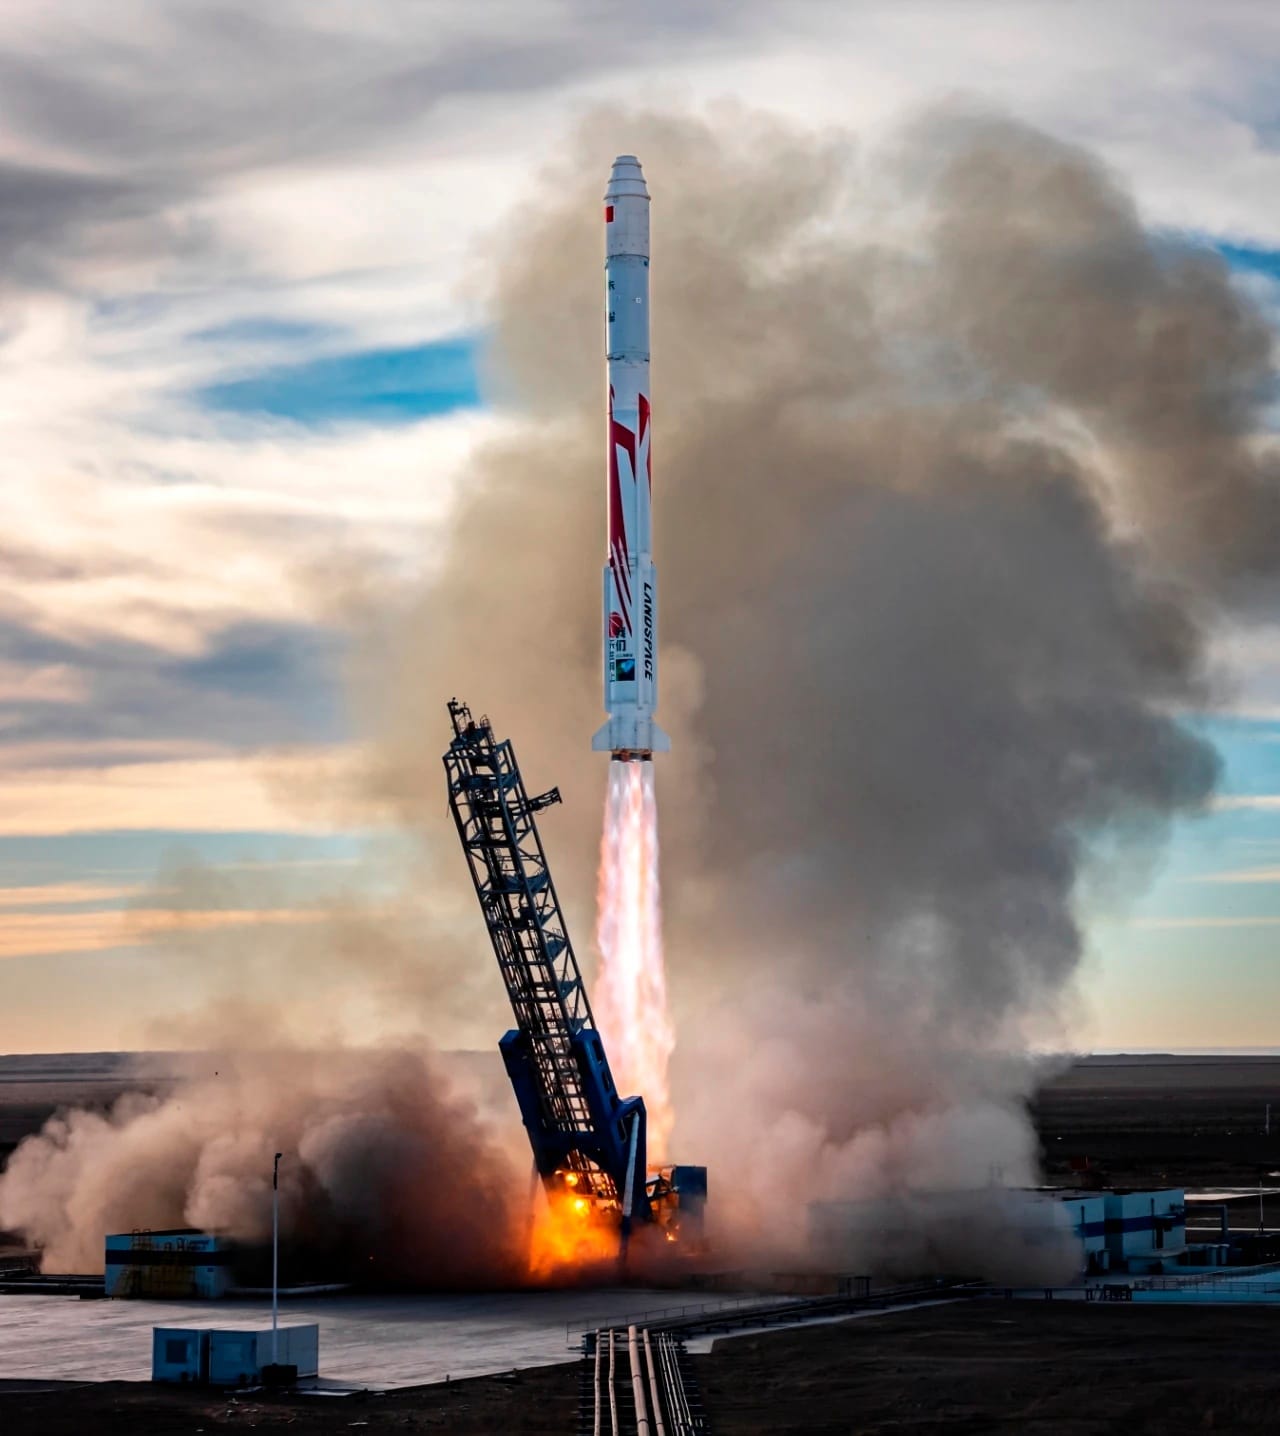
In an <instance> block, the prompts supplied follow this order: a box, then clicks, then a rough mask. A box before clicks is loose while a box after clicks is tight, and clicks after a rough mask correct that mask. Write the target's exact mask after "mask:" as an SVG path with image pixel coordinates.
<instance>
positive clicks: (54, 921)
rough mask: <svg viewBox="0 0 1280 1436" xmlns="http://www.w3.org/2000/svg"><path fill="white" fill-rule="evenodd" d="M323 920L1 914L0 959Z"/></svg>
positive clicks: (138, 911) (251, 914)
mask: <svg viewBox="0 0 1280 1436" xmlns="http://www.w3.org/2000/svg"><path fill="white" fill-rule="evenodd" d="M321 921H324V916H323V914H321V913H317V912H314V911H308V910H306V909H302V910H298V911H288V910H283V909H267V910H256V909H250V910H247V911H243V912H236V911H232V910H228V909H217V910H212V911H208V912H189V911H188V912H181V913H174V912H169V911H165V910H163V909H157V910H151V909H146V908H135V909H131V910H129V911H127V912H118V911H100V912H59V913H48V912H26V913H15V912H6V913H5V915H4V921H3V922H0V959H4V958H21V957H41V956H49V955H50V954H52V953H61V952H102V951H107V950H110V949H112V948H117V947H126V946H130V945H133V944H135V943H139V942H148V943H152V944H162V943H163V942H164V941H165V939H166V938H170V937H174V936H177V935H179V934H185V933H191V932H214V931H220V930H222V929H226V928H252V927H278V926H280V925H295V924H299V923H314V922H321Z"/></svg>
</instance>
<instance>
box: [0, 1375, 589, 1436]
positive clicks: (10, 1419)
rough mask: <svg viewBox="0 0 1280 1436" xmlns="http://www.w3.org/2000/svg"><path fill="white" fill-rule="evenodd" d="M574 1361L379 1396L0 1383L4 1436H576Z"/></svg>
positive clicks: (113, 1383)
mask: <svg viewBox="0 0 1280 1436" xmlns="http://www.w3.org/2000/svg"><path fill="white" fill-rule="evenodd" d="M577 1417H578V1368H577V1366H576V1365H568V1366H547V1367H542V1368H540V1369H538V1370H534V1371H521V1372H518V1373H513V1374H512V1375H511V1376H507V1377H494V1376H483V1377H479V1378H478V1379H476V1380H474V1381H454V1382H450V1383H449V1384H448V1385H443V1386H441V1385H437V1386H420V1387H406V1388H404V1389H402V1390H398V1391H392V1392H387V1393H385V1394H383V1395H356V1396H342V1397H338V1396H332V1397H323V1396H313V1397H301V1398H299V1397H292V1396H267V1395H265V1394H263V1393H254V1394H253V1395H247V1396H229V1395H225V1394H217V1393H214V1392H210V1391H194V1390H192V1389H190V1388H186V1387H176V1386H152V1385H150V1384H149V1383H146V1382H133V1381H110V1382H104V1383H102V1384H100V1385H92V1386H74V1387H61V1388H54V1389H49V1390H44V1391H29V1390H24V1389H23V1388H22V1385H21V1384H20V1383H14V1384H12V1385H10V1384H8V1383H5V1382H2V1381H0V1431H3V1432H4V1433H5V1436H28V1433H30V1434H31V1436H135V1433H136V1436H171V1433H172V1436H178V1433H181V1436H192V1433H195V1432H201V1431H203V1432H206V1433H209V1436H213V1433H215V1432H221V1431H250V1430H256V1431H265V1432H271V1431H278V1432H288V1433H290V1436H307V1433H310V1432H318V1433H322V1432H337V1431H341V1432H343V1433H344V1436H346V1433H351V1432H357V1433H358V1432H361V1431H368V1432H369V1433H370V1436H372V1433H376V1432H379V1431H383V1432H393V1431H394V1432H406V1431H440V1432H445V1431H448V1432H450V1433H453V1436H494V1433H501V1436H535V1433H537V1436H543V1433H552V1432H554V1433H556V1436H573V1433H574V1432H575V1431H576V1430H577Z"/></svg>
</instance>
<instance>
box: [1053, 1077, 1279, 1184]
mask: <svg viewBox="0 0 1280 1436" xmlns="http://www.w3.org/2000/svg"><path fill="white" fill-rule="evenodd" d="M1268 1103H1270V1104H1271V1107H1272V1119H1273V1120H1272V1124H1271V1133H1270V1135H1268V1134H1267V1133H1266V1131H1265V1130H1264V1129H1265V1125H1266V1107H1267V1104H1268ZM1031 1110H1032V1117H1033V1118H1034V1120H1035V1124H1036V1128H1037V1130H1038V1132H1039V1134H1040V1142H1041V1150H1042V1152H1043V1157H1044V1166H1045V1174H1046V1179H1047V1180H1049V1181H1058V1180H1062V1179H1065V1178H1067V1177H1069V1176H1071V1175H1072V1165H1073V1162H1074V1163H1075V1164H1076V1165H1077V1166H1079V1164H1080V1163H1081V1162H1082V1161H1084V1160H1086V1159H1087V1161H1088V1163H1089V1166H1090V1168H1091V1169H1092V1170H1093V1174H1094V1176H1095V1177H1097V1178H1098V1179H1099V1181H1100V1183H1101V1184H1102V1185H1104V1186H1143V1185H1146V1184H1159V1185H1169V1186H1183V1187H1188V1188H1196V1187H1221V1186H1230V1187H1234V1186H1243V1187H1249V1186H1253V1187H1255V1188H1256V1186H1257V1183H1258V1179H1259V1177H1260V1176H1261V1177H1262V1178H1263V1180H1264V1183H1266V1184H1267V1185H1272V1186H1276V1185H1280V1178H1275V1179H1271V1180H1270V1181H1268V1180H1267V1174H1268V1173H1270V1172H1273V1171H1275V1172H1280V1058H1275V1057H1181V1056H1174V1057H1161V1056H1150V1057H1148V1056H1140V1057H1139V1056H1134V1057H1127V1056H1114V1057H1112V1056H1105V1057H1088V1058H1084V1059H1083V1060H1081V1061H1078V1062H1076V1063H1074V1064H1073V1065H1072V1066H1071V1067H1069V1068H1068V1069H1067V1070H1066V1071H1063V1072H1061V1073H1059V1074H1058V1075H1056V1076H1054V1077H1052V1078H1050V1079H1049V1080H1048V1081H1047V1082H1046V1083H1045V1085H1044V1086H1043V1087H1042V1088H1041V1090H1040V1092H1039V1093H1038V1094H1037V1096H1036V1099H1035V1101H1034V1103H1033V1104H1032V1109H1031Z"/></svg>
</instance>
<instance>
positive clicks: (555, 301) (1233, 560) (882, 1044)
mask: <svg viewBox="0 0 1280 1436" xmlns="http://www.w3.org/2000/svg"><path fill="white" fill-rule="evenodd" d="M629 150H634V151H635V152H636V153H638V154H639V155H640V156H641V159H642V161H643V163H644V165H645V168H646V173H647V175H648V178H649V182H650V187H651V190H652V193H653V195H654V208H653V230H654V261H653V263H654V268H653V286H654V294H653V304H654V344H655V354H654V393H655V408H654V413H655V431H654V432H655V441H654V483H655V502H656V522H657V529H658V531H657V540H656V543H657V552H656V557H657V562H658V568H659V573H660V583H661V599H662V605H663V608H662V643H663V651H662V681H663V692H662V700H661V714H662V720H663V723H664V726H666V727H667V729H668V730H669V731H670V732H671V733H672V734H673V737H674V751H673V753H672V754H671V756H670V759H669V760H668V759H666V758H663V759H662V760H661V761H660V763H659V783H660V802H661V809H662V824H663V833H664V871H663V890H664V893H665V897H666V906H667V918H668V924H669V926H668V954H669V956H668V962H669V971H670V979H671V983H672V985H673V988H674V993H675V1001H676V1006H677V1013H676V1016H677V1029H678V1050H677V1058H676V1060H677V1064H678V1071H677V1073H676V1079H677V1091H676V1106H677V1130H676V1139H675V1144H674V1145H675V1154H676V1156H677V1157H678V1158H680V1159H683V1160H705V1161H707V1162H708V1163H709V1164H710V1166H711V1168H712V1178H711V1180H712V1189H713V1192H714V1194H715V1202H716V1205H717V1207H718V1209H719V1211H720V1213H721V1214H722V1217H723V1216H724V1215H725V1214H726V1213H729V1212H732V1215H733V1219H734V1220H735V1221H737V1220H741V1221H742V1222H743V1223H744V1229H746V1230H751V1231H753V1232H759V1231H760V1230H761V1229H762V1227H766V1226H767V1228H768V1229H769V1230H773V1231H777V1232H780V1233H781V1232H786V1233H789V1234H795V1233H798V1231H799V1229H800V1228H801V1227H802V1226H803V1218H804V1206H805V1203H806V1201H807V1200H808V1199H810V1198H822V1197H837V1196H847V1195H851V1194H862V1195H867V1196H873V1197H879V1196H882V1195H884V1194H885V1193H887V1192H893V1191H901V1190H903V1189H904V1188H907V1187H912V1186H916V1187H919V1186H924V1187H929V1188H935V1189H941V1188H944V1187H964V1186H973V1185H982V1184H984V1183H986V1182H988V1181H989V1180H990V1179H991V1178H992V1177H996V1178H1002V1179H1003V1180H1004V1181H1006V1182H1019V1181H1028V1180H1031V1179H1033V1178H1034V1175H1035V1165H1036V1163H1035V1156H1036V1153H1035V1142H1034V1137H1033V1134H1032V1132H1031V1130H1030V1127H1029V1125H1028V1123H1027V1121H1026V1118H1025V1113H1024V1111H1023V1108H1022V1099H1023V1096H1024V1094H1025V1093H1026V1092H1027V1090H1028V1089H1029V1087H1030V1085H1031V1082H1032V1076H1031V1068H1030V1064H1028V1063H1025V1062H1021V1061H1019V1060H1017V1059H1016V1058H1012V1059H1011V1058H1008V1057H1007V1056H1000V1055H998V1054H1001V1053H1008V1052H1010V1051H1013V1052H1017V1051H1018V1050H1020V1049H1022V1048H1023V1047H1024V1044H1025V1042H1026V1040H1027V1038H1028V1036H1029V1035H1030V1034H1033V1033H1034V1034H1035V1035H1037V1036H1039V1037H1041V1038H1044V1037H1052V1036H1053V1035H1054V1033H1055V1031H1057V1030H1058V1028H1057V1024H1058V1022H1059V1017H1060V1013H1061V1011H1062V1004H1063V1003H1064V1001H1066V1000H1068V999H1069V997H1070V991H1071V981H1072V977H1073V973H1074V971H1075V969H1076V965H1077V962H1078V960H1079V957H1080V953H1081V946H1082V938H1081V930H1080V923H1079V918H1078V915H1077V911H1076V898H1077V888H1078V885H1079V883H1080V880H1081V877H1082V874H1083V873H1084V872H1085V870H1086V867H1087V864H1088V862H1089V858H1090V854H1091V852H1092V851H1094V850H1095V847H1096V845H1097V844H1098V843H1099V842H1105V843H1106V845H1107V847H1108V850H1109V851H1113V852H1115V851H1125V850H1128V849H1132V848H1133V847H1134V846H1135V845H1137V846H1139V847H1146V848H1149V847H1150V845H1151V844H1153V843H1158V842H1159V840H1160V838H1161V836H1162V834H1163V832H1164V830H1165V829H1166V826H1167V824H1168V823H1169V822H1170V821H1171V820H1172V819H1173V818H1175V817H1176V816H1177V815H1178V814H1181V813H1192V812H1194V811H1196V810H1197V809H1198V808H1200V807H1201V806H1202V805H1203V803H1204V802H1205V800H1206V799H1207V797H1208V796H1209V795H1210V794H1211V792H1212V790H1213V787H1214V783H1215V779H1216V774H1217V759H1216V755H1215V754H1214V752H1213V751H1212V750H1211V748H1210V747H1208V746H1207V745H1206V744H1205V743H1204V742H1203V741H1202V740H1201V739H1200V738H1198V737H1197V736H1195V735H1194V734H1193V733H1192V732H1191V731H1190V730H1189V729H1188V727H1186V726H1185V725H1184V724H1183V723H1182V722H1181V721H1180V720H1179V717H1178V714H1179V712H1180V711H1185V710H1186V709H1187V708H1188V707H1193V706H1197V705H1203V704H1205V703H1207V702H1208V701H1209V699H1210V696H1211V695H1210V693H1209V687H1210V685H1209V682H1208V678H1207V676H1206V671H1205V661H1204V635H1205V632H1206V630H1207V628H1208V627H1209V626H1210V625H1212V624H1213V623H1214V622H1216V621H1217V620H1218V618H1219V616H1220V615H1222V614H1223V613H1225V612H1226V611H1227V609H1228V606H1229V605H1230V604H1231V603H1232V602H1234V601H1235V600H1236V599H1237V598H1239V597H1243V596H1245V595H1246V594H1247V592H1248V588H1249V583H1250V582H1251V581H1256V580H1257V579H1258V578H1259V577H1260V576H1263V575H1265V574H1266V573H1268V572H1269V571H1270V569H1271V567H1272V565H1273V562H1274V552H1273V551H1274V548H1275V544H1276V538H1275V535H1276V534H1277V533H1278V532H1280V527H1278V526H1277V524H1276V522H1275V516H1274V514H1275V502H1276V493H1277V486H1276V483H1275V475H1274V459H1273V457H1272V455H1271V452H1270V450H1269V449H1268V448H1266V447H1264V446H1262V445H1260V444H1259V442H1258V440H1257V434H1258V432H1259V430H1260V427H1261V425H1260V419H1261V412H1262V406H1263V404H1264V403H1265V401H1266V399H1267V395H1268V390H1269V384H1270V373H1271V371H1270V339H1269V334H1268V331H1267V328H1266V326H1265V324H1264V323H1263V321H1262V319H1261V318H1260V317H1259V315H1258V314H1257V313H1256V312H1255V311H1254V310H1253V309H1252V308H1251V306H1250V304H1249V303H1248V302H1247V301H1246V300H1245V299H1244V298H1242V297H1241V296H1240V295H1239V294H1238V293H1237V292H1236V291H1235V290H1234V289H1233V288H1232V286H1231V284H1230V282H1229V277H1228V274H1227V271H1226V269H1225V266H1224V265H1223V264H1222V263H1221V262H1219V261H1218V260H1217V259H1216V258H1215V257H1214V256H1212V255H1210V254H1207V253H1204V252H1192V251H1190V250H1187V249H1179V248H1178V247H1177V246H1173V245H1170V244H1168V243H1166V242H1165V241H1163V240H1156V239H1153V238H1152V237H1150V236H1148V235H1147V234H1146V233H1144V231H1143V229H1142V226H1141V223H1140V221H1139V219H1138V217H1137V215H1136V212H1135V208H1134V205H1133V202H1132V201H1131V199H1130V198H1129V197H1128V196H1127V195H1126V194H1125V193H1124V191H1123V189H1122V188H1121V187H1120V185H1119V184H1118V183H1117V181H1116V180H1115V179H1114V178H1113V177H1112V176H1110V175H1109V174H1108V173H1106V172H1105V171H1104V170H1103V169H1102V168H1101V167H1100V166H1099V165H1098V164H1097V163H1096V162H1095V161H1094V160H1093V159H1091V158H1090V157H1089V156H1088V155H1087V154H1084V153H1082V152H1081V151H1080V150H1078V149H1075V148H1073V147H1070V146H1067V145H1063V144H1060V143H1058V142H1056V141H1055V140H1053V139H1051V138H1049V137H1047V136H1045V135H1043V134H1039V133H1036V132H1034V131H1032V130H1029V129H1026V128H1024V127H1021V126H1019V125H1017V124H1014V123H1011V122H1007V121H1004V120H1000V119H995V118H991V117H989V116H985V115H975V114H972V113H966V112H962V111H955V110H948V111H946V112H944V113H939V114H935V115H932V116H930V117H928V118H927V119H926V120H924V121H922V122H920V123H919V124H918V125H916V126H915V127H913V128H912V129H911V131H910V132H909V133H908V134H906V135H905V136H903V137H901V138H900V139H899V140H898V142H897V143H896V144H895V145H894V146H893V147H892V148H891V149H890V150H887V151H885V152H884V153H881V154H878V155H871V156H870V157H867V158H864V159H859V157H858V155H857V152H856V150H855V148H854V146H853V145H852V144H851V143H850V141H849V140H848V139H847V138H846V137H844V136H840V135H820V136H815V135H812V134H808V133H803V132H800V131H798V130H795V129H789V128H787V127H785V126H783V125H781V124H778V123H774V122H772V121H770V120H767V119H761V118H758V117H752V116H746V115H743V114H740V113H732V114H729V115H724V116H718V117H716V118H714V119H712V120H710V121H702V120H693V119H685V118H669V117H668V118H663V117H655V116H649V115H619V114H616V113H602V114H599V115H597V116H595V117H594V118H593V120H592V122H591V123H590V124H589V125H588V126H587V127H586V128H585V131H584V135H583V138H582V139H581V140H580V142H579V143H578V145H577V146H576V147H575V149H574V151H573V153H572V154H571V155H570V156H569V157H568V159H566V160H565V161H564V163H563V164H562V165H560V166H559V167H558V168H557V169H555V170H554V171H553V172H552V173H550V174H549V175H545V176H543V177H542V178H541V180H540V182H539V184H538V186H537V188H536V191H534V193H533V195H532V197H531V198H530V200H529V201H528V203H527V206H526V208H525V209H524V210H523V211H522V212H521V214H520V218H519V222H518V224H517V225H516V226H515V227H514V229H513V228H512V227H511V226H508V227H507V228H506V229H504V231H503V235H504V236H505V237H508V238H507V239H504V245H505V247H504V248H502V249H498V250H495V253H494V256H493V258H494V263H495V265H496V271H497V281H496V296H495V313H494V333H495V341H494V366H495V384H496V386H497V388H498V389H499V391H500V392H501V394H502V395H503V397H504V398H505V399H506V400H507V401H508V402H509V403H510V404H511V406H512V407H513V408H514V409H515V410H516V411H517V412H518V413H521V414H523V415H524V416H525V422H523V423H522V425H521V426H520V428H519V431H518V434H517V436H516V437H515V438H514V439H512V440H511V441H510V442H507V443H503V444H500V445H497V446H495V447H490V448H488V449H486V450H485V451H483V452H482V453H480V454H478V455H477V457H476V461H475V463H474V465H473V468H472V472H471V474H470V481H469V483H468V484H467V485H466V488H465V492H464V493H463V495H462V497H461V499H460V501H459V503H458V506H457V509H456V513H455V516H454V520H453V525H452V530H451V534H450V542H449V545H448V549H447V556H446V557H445V559H444V561H443V563H442V566H441V567H440V569H439V570H438V572H437V573H436V575H435V576H434V578H433V579H432V581H431V582H430V583H429V584H428V585H427V587H426V589H425V591H424V592H422V593H421V594H420V596H419V598H418V599H417V601H416V603H411V604H409V605H408V609H407V612H402V613H401V614H400V615H399V616H398V618H397V624H398V642H399V646H398V647H397V643H396V641H395V639H394V638H393V640H392V642H391V646H390V651H391V653H392V654H393V655H394V657H393V667H394V671H395V673H396V674H397V675H410V676H409V680H408V686H407V688H406V687H405V686H402V685H399V684H393V682H392V681H391V680H390V679H388V678H387V677H386V676H385V673H384V674H383V676H382V677H381V678H380V679H379V678H376V677H372V678H369V679H368V680H367V681H366V682H365V684H364V685H362V686H363V688H364V691H365V692H374V693H381V694H392V693H393V694H394V704H393V705H388V707H389V708H390V710H391V711H389V712H387V711H384V712H383V713H382V714H381V715H380V718H381V722H382V727H383V732H384V736H385V741H384V744H383V747H382V750H381V759H382V764H381V768H380V770H379V772H378V773H377V774H376V778H377V780H378V785H379V790H380V791H381V792H382V794H383V795H384V796H386V797H388V798H390V799H391V800H392V801H400V802H401V803H402V804H403V810H404V812H405V813H406V815H407V816H409V817H410V818H411V819H412V820H413V821H415V822H421V823H422V824H423V827H424V830H425V831H426V832H427V833H428V834H432V833H437V832H442V831H443V830H441V829H437V827H436V826H435V825H436V821H437V818H436V813H435V812H434V811H433V810H434V809H435V808H436V805H437V802H436V793H437V791H438V782H439V779H438V775H437V773H436V769H435V762H436V759H435V749H434V746H433V745H432V744H430V743H424V734H429V733H433V732H436V733H438V732H440V731H441V730H442V727H443V724H442V711H441V706H440V705H441V702H442V700H443V699H444V698H445V697H447V696H448V695H449V694H450V693H453V692H458V693H460V694H462V695H463V696H465V697H467V698H469V699H470V700H471V701H472V702H473V703H474V704H475V705H477V706H478V707H480V708H483V709H487V710H489V711H490V712H491V714H492V715H493V717H494V719H495V722H496V723H497V725H498V727H499V729H500V731H504V732H510V733H511V734H512V735H513V736H514V737H515V738H516V740H517V746H518V747H519V749H520V750H521V752H522V755H523V758H524V761H525V765H526V768H527V769H528V770H529V771H530V774H531V780H532V782H533V783H534V784H537V785H540V784H542V783H543V782H544V781H545V782H548V783H549V782H551V781H555V782H558V783H559V784H560V785H561V787H562V788H563V790H564V793H565V796H566V799H567V802H568V814H569V816H567V817H564V816H560V815H558V814H553V815H549V816H548V818H547V819H546V820H545V822H544V830H545V831H546V832H547V833H548V840H549V843H550V847H551V856H552V860H553V862H554V864H555V866H556V870H557V875H558V880H559V885H560V888H561V891H562V892H563V893H566V894H579V895H581V897H580V899H579V900H580V902H585V899H586V895H588V894H589V893H590V891H591V874H590V864H591V860H592V858H593V856H594V851H595V847H594V838H595V832H594V828H595V823H596V815H597V814H598V812H599V787H600V785H601V783H602V781H603V776H604V775H603V771H602V769H603V764H600V763H599V762H597V761H596V760H594V759H592V758H591V757H590V755H589V754H588V753H587V752H586V745H585V739H584V735H585V734H588V733H589V732H591V731H592V729H593V727H594V726H595V724H596V723H597V721H598V717H599V711H600V700H599V697H598V683H599V679H598V664H599V656H598V640H597V631H598V630H597V625H598V621H599V620H598V613H597V606H596V603H595V601H594V596H595V594H596V592H597V591H598V583H599V575H598V570H599V566H600V562H601V553H602V538H601V535H602V533H603V498H602V492H603V491H602V484H601V473H602V465H603V462H604V459H603V455H604V448H603V427H602V426H603V420H602V417H601V416H602V415H603V413H604V396H603V393H602V363H601V336H602V318H601V299H600V263H601V259H600V254H601V250H600V235H599V223H600V219H599V208H600V207H599V202H598V200H599V191H600V188H601V185H602V183H603V179H604V177H605V176H606V175H607V173H608V166H609V163H610V161H611V159H612V156H613V154H614V153H615V152H618V151H629ZM512 234H518V236H519V242H518V243H516V244H514V245H513V244H510V243H509V236H510V235H512ZM422 795H426V797H427V799H428V802H427V803H426V804H423V803H422V801H421V799H422ZM441 841H442V842H443V843H445V844H447V842H448V839H447V837H442V839H441ZM443 851H444V849H443V848H442V852H443ZM445 861H447V860H445ZM578 916H579V921H578V922H577V926H576V931H577V932H578V933H579V935H580V937H579V941H580V943H581V942H584V941H585V938H584V937H583V936H582V935H583V934H585V933H586V932H587V931H588V928H587V924H586V921H585V915H582V914H578Z"/></svg>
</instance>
